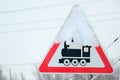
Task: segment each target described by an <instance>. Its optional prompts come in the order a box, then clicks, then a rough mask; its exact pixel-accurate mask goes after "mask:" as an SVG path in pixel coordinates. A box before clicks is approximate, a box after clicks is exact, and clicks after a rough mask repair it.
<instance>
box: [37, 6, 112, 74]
mask: <svg viewBox="0 0 120 80" xmlns="http://www.w3.org/2000/svg"><path fill="white" fill-rule="evenodd" d="M39 70H40V71H41V72H57V73H112V71H113V70H112V67H111V65H110V63H109V61H108V59H107V57H106V56H105V53H104V51H103V49H102V47H101V45H100V43H99V41H98V39H97V37H96V36H95V33H94V32H93V30H92V28H91V26H90V25H89V23H88V21H87V19H86V17H85V16H84V14H83V11H82V10H81V9H80V7H79V6H78V5H75V6H74V7H73V8H72V10H71V13H70V15H69V17H68V18H67V20H66V21H65V23H64V24H63V27H62V28H61V30H60V32H59V33H58V35H57V37H56V38H55V41H54V43H53V45H52V47H51V48H50V50H49V52H48V54H47V56H46V57H45V59H44V61H43V63H42V64H41V66H40V68H39Z"/></svg>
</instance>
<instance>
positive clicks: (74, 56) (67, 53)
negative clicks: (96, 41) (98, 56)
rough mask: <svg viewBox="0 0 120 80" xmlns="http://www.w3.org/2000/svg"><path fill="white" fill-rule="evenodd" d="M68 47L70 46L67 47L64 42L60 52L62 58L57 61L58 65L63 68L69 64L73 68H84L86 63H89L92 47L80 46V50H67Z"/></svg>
mask: <svg viewBox="0 0 120 80" xmlns="http://www.w3.org/2000/svg"><path fill="white" fill-rule="evenodd" d="M72 42H73V40H72ZM68 47H70V45H67V44H66V41H65V42H64V48H63V49H62V50H61V55H62V58H61V59H59V63H62V64H64V65H65V66H69V65H70V64H72V65H73V66H77V65H78V64H80V65H81V66H85V65H86V64H87V63H90V48H91V47H92V46H88V45H86V46H82V49H68Z"/></svg>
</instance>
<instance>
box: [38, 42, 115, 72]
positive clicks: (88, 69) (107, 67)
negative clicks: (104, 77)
mask: <svg viewBox="0 0 120 80" xmlns="http://www.w3.org/2000/svg"><path fill="white" fill-rule="evenodd" d="M59 45H60V43H55V44H54V45H53V46H52V48H51V49H50V51H49V52H48V54H47V56H46V57H45V59H44V61H43V62H42V64H41V65H40V68H39V71H40V72H48V73H112V72H113V69H112V67H111V64H110V63H109V61H108V59H107V57H106V56H105V54H104V51H103V49H102V48H101V46H100V45H99V46H97V47H95V48H96V50H97V52H98V54H99V56H100V58H101V59H102V61H103V63H104V65H105V67H50V66H48V64H49V62H50V60H51V58H52V56H53V55H54V53H55V52H56V50H57V48H58V47H59Z"/></svg>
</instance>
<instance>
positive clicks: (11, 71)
mask: <svg viewBox="0 0 120 80" xmlns="http://www.w3.org/2000/svg"><path fill="white" fill-rule="evenodd" d="M10 80H12V69H11V68H10Z"/></svg>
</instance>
